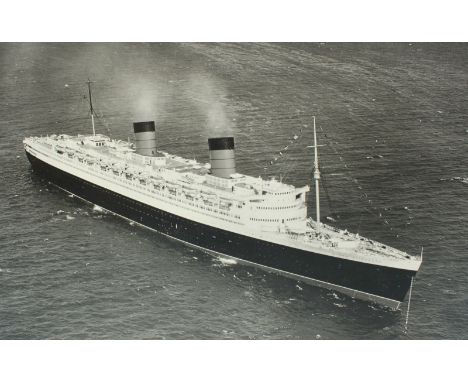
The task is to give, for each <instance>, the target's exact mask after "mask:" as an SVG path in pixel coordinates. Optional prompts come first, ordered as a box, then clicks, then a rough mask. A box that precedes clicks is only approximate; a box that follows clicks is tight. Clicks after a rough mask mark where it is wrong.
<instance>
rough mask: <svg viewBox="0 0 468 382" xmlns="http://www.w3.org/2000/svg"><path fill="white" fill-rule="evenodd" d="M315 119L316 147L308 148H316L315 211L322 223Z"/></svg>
mask: <svg viewBox="0 0 468 382" xmlns="http://www.w3.org/2000/svg"><path fill="white" fill-rule="evenodd" d="M312 118H313V119H314V145H313V146H307V147H313V148H314V154H315V155H314V179H315V210H316V211H317V223H320V189H319V180H320V170H319V164H318V150H317V147H318V145H317V131H316V129H315V116H313V117H312Z"/></svg>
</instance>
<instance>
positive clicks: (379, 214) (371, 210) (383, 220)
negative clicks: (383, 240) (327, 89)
mask: <svg viewBox="0 0 468 382" xmlns="http://www.w3.org/2000/svg"><path fill="white" fill-rule="evenodd" d="M319 128H320V130H321V131H322V133H324V136H325V137H326V138H328V139H330V141H331V142H332V140H331V138H329V137H328V135H327V134H325V132H324V131H323V128H322V126H321V125H320V126H319ZM332 143H333V144H330V145H329V146H331V148H332V150H333V152H334V153H335V155H337V156H338V157H339V160H340V162H341V163H342V164H343V166H344V167H345V168H346V169H347V170H351V167H350V166H349V165H348V164H347V163H346V162H345V161H344V159H343V157H342V156H341V155H340V153H339V152H338V151H337V149H336V147H335V146H339V145H340V144H339V143H338V141H337V140H336V139H333V142H332ZM351 179H352V181H351V183H353V184H354V185H355V186H356V187H357V188H358V190H359V192H360V193H361V195H360V199H364V200H366V202H367V203H366V204H367V206H366V207H364V210H365V211H367V212H368V213H369V214H371V215H373V216H374V217H376V218H377V219H378V220H379V221H380V222H381V223H382V224H383V225H384V226H387V227H389V228H390V231H394V228H395V227H394V225H393V224H390V223H389V221H388V219H387V218H386V217H385V216H384V214H383V213H382V210H381V209H380V208H378V207H375V206H374V205H373V202H372V200H371V199H370V198H369V197H368V195H367V193H366V192H364V191H363V189H364V188H363V187H362V185H361V183H360V182H359V180H358V179H357V178H354V177H352V178H351ZM368 207H370V208H368ZM362 218H363V216H362V214H361V218H360V221H359V227H358V229H360V227H361V223H362ZM398 236H399V235H398V234H397V237H398Z"/></svg>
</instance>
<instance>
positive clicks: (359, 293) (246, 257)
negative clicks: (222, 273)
mask: <svg viewBox="0 0 468 382" xmlns="http://www.w3.org/2000/svg"><path fill="white" fill-rule="evenodd" d="M26 155H27V157H28V159H29V161H30V162H31V165H32V167H33V169H34V170H35V171H36V172H37V173H39V174H41V175H42V176H44V177H45V178H47V179H48V180H50V181H51V182H52V183H54V184H56V185H57V186H59V187H61V188H63V189H65V190H67V191H69V192H71V193H73V194H75V195H77V196H79V197H81V198H83V199H85V200H87V201H89V202H92V203H94V204H97V205H99V206H101V207H103V208H105V209H107V210H109V211H111V212H114V213H116V214H118V215H121V216H123V217H125V218H128V219H130V220H132V221H135V222H137V223H139V224H142V225H144V226H147V227H149V228H152V229H154V230H156V231H158V232H161V233H163V234H165V235H168V236H171V237H173V238H175V239H178V240H182V241H184V242H186V243H189V244H192V245H195V246H198V247H200V248H203V249H206V250H208V251H211V252H215V253H218V254H223V255H227V256H230V257H234V258H236V259H239V260H240V261H241V262H245V263H248V264H252V265H255V266H258V267H261V268H264V269H266V270H269V271H275V272H280V273H282V274H284V275H286V276H289V277H293V278H297V279H300V280H303V281H306V282H309V283H311V284H318V285H320V286H324V287H328V288H330V289H334V290H338V291H340V292H343V293H346V294H348V295H351V296H353V297H357V298H361V299H367V300H372V301H376V302H378V303H382V304H384V305H387V306H390V307H393V308H397V307H398V306H399V304H400V303H401V302H402V301H403V300H404V298H405V296H406V293H407V291H408V289H409V287H410V284H411V277H413V276H414V275H415V273H416V272H415V271H409V270H404V269H398V268H390V267H383V266H377V265H372V264H367V263H362V262H358V261H351V260H345V259H339V258H335V257H331V256H326V255H320V254H316V253H312V252H308V251H304V250H300V249H297V248H292V247H288V246H284V245H279V244H274V243H270V242H267V241H264V240H259V239H255V238H252V237H248V236H244V235H239V234H236V233H233V232H230V231H226V230H223V229H220V228H215V227H211V226H208V225H205V224H201V223H198V222H195V221H192V220H188V219H185V218H181V217H180V216H177V215H174V214H171V213H169V212H166V211H163V210H159V209H157V208H154V207H151V206H148V205H146V204H143V203H140V202H138V201H135V200H133V199H130V198H128V197H125V196H123V195H120V194H117V193H115V192H113V191H110V190H108V189H105V188H103V187H100V186H97V185H95V184H93V183H91V182H88V181H85V180H83V179H81V178H79V177H76V176H74V175H71V174H69V173H67V172H65V171H62V170H60V169H58V168H56V167H54V166H51V165H49V164H47V163H45V162H43V161H41V160H40V159H38V158H36V157H35V156H33V155H31V154H30V153H28V152H26Z"/></svg>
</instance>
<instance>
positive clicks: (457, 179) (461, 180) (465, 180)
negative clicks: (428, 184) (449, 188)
mask: <svg viewBox="0 0 468 382" xmlns="http://www.w3.org/2000/svg"><path fill="white" fill-rule="evenodd" d="M439 180H440V181H441V182H459V183H465V184H468V178H463V177H461V176H455V177H453V178H440V179H439Z"/></svg>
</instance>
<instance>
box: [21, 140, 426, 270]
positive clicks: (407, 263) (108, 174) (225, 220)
mask: <svg viewBox="0 0 468 382" xmlns="http://www.w3.org/2000/svg"><path fill="white" fill-rule="evenodd" d="M24 147H25V150H26V151H27V152H29V153H30V154H31V155H33V156H35V157H37V158H38V159H40V160H42V161H44V162H45V163H48V164H50V165H52V166H54V167H56V168H59V169H61V170H63V171H66V172H68V173H70V174H72V175H75V176H77V177H79V178H81V179H83V180H85V181H88V182H91V183H94V184H96V185H98V186H102V187H104V188H106V189H108V190H111V191H114V192H116V193H118V194H121V195H123V196H127V197H129V198H132V199H134V200H137V201H140V202H142V203H145V204H147V205H149V206H152V207H155V208H158V209H160V210H163V211H167V212H169V213H172V214H175V215H178V216H181V217H183V218H187V219H190V220H193V221H197V222H200V223H202V224H206V225H209V226H213V227H218V228H222V229H224V230H227V231H232V232H235V233H239V234H242V235H246V236H250V237H255V238H258V239H261V240H265V241H269V242H273V243H277V244H282V245H285V246H289V247H294V248H299V249H303V250H306V251H311V252H315V253H320V254H324V255H328V256H333V257H337V258H344V259H349V260H355V261H359V262H364V263H369V264H375V265H383V266H389V267H395V268H401V269H408V270H417V269H418V268H419V265H420V264H421V259H420V258H416V257H413V256H409V255H408V254H406V253H404V252H401V251H399V250H396V249H394V248H390V247H388V246H385V245H383V244H381V243H378V242H375V241H371V240H368V239H366V238H363V237H360V236H359V235H357V234H351V233H349V232H347V231H342V230H338V229H335V228H333V227H331V226H329V225H326V224H323V223H320V222H319V223H317V222H315V221H313V220H312V219H310V218H308V217H307V207H306V193H307V192H308V191H309V187H308V186H304V187H300V188H296V187H294V186H292V185H288V184H285V183H283V182H280V181H278V180H276V179H269V180H264V179H262V178H260V177H258V178H255V177H251V176H248V175H243V174H239V173H234V174H232V175H230V176H229V178H222V177H217V176H213V175H211V174H210V171H209V169H210V165H209V164H202V163H198V162H197V161H195V160H191V159H185V158H182V157H178V156H175V155H170V154H168V153H165V152H161V151H158V153H157V155H156V156H144V155H139V154H137V153H136V152H135V150H134V148H133V147H132V145H131V144H129V143H128V142H125V141H117V140H112V139H110V138H109V137H107V136H104V135H100V134H97V135H91V136H86V135H78V136H68V135H63V134H62V135H51V136H47V137H30V138H26V139H25V140H24Z"/></svg>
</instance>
